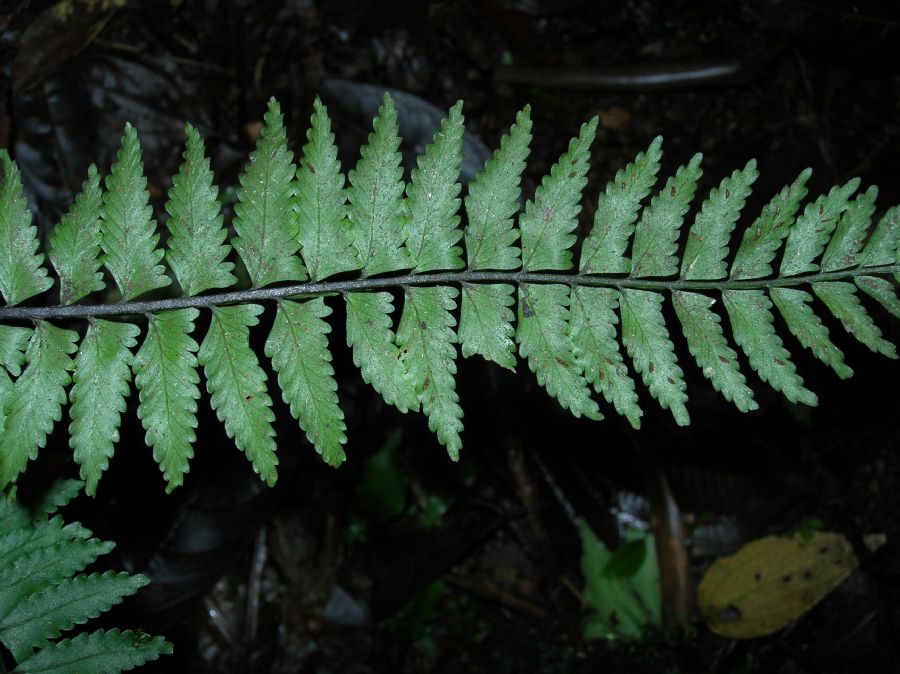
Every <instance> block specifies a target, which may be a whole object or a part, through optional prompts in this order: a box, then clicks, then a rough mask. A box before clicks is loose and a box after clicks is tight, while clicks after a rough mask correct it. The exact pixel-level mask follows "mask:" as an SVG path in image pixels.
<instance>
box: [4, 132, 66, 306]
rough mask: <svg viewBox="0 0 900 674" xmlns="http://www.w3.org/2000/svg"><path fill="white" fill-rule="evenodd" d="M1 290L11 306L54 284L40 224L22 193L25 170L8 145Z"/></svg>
mask: <svg viewBox="0 0 900 674" xmlns="http://www.w3.org/2000/svg"><path fill="white" fill-rule="evenodd" d="M0 164H2V167H3V182H2V183H0V293H2V294H3V299H5V300H6V303H7V304H8V305H10V306H12V305H14V304H18V303H19V302H22V301H24V300H27V299H28V298H29V297H32V296H33V295H38V294H40V293H42V292H44V291H45V290H47V289H48V288H49V287H50V286H52V285H53V279H51V278H50V277H49V276H47V270H46V269H45V268H44V266H43V262H44V256H43V255H42V254H41V253H39V252H37V251H38V247H39V245H40V244H39V242H38V237H37V227H35V226H34V225H32V224H31V212H30V211H29V210H28V205H27V203H26V202H25V197H24V195H23V194H22V174H21V172H20V171H19V167H18V166H16V163H15V162H14V161H13V160H12V159H10V158H9V153H8V152H7V151H6V150H5V149H0Z"/></svg>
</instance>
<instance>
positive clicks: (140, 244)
mask: <svg viewBox="0 0 900 674" xmlns="http://www.w3.org/2000/svg"><path fill="white" fill-rule="evenodd" d="M149 199H150V194H149V193H148V192H147V179H146V178H145V177H144V163H143V162H142V161H141V145H140V142H139V141H138V136H137V131H135V129H134V127H133V126H131V124H130V123H126V124H125V132H124V133H123V134H122V146H121V148H120V149H119V152H118V154H117V155H116V161H115V162H113V165H112V169H111V171H110V175H108V176H107V177H106V192H104V193H103V205H102V207H101V210H100V216H101V219H100V231H101V240H100V245H101V247H102V248H103V252H104V253H105V255H104V256H103V264H104V265H106V268H107V269H109V272H110V273H111V274H112V277H113V278H114V279H115V281H116V285H117V286H118V287H119V290H120V291H121V293H122V299H123V300H124V301H126V302H127V301H128V300H132V299H134V298H135V297H137V296H139V295H143V294H144V293H146V292H149V291H151V290H155V289H156V288H163V287H165V286H167V285H169V284H170V283H171V282H172V281H171V280H170V279H169V277H167V276H166V275H165V267H163V265H161V264H159V261H160V260H162V257H163V251H162V249H160V248H157V247H156V244H157V243H158V242H159V234H157V232H156V222H155V221H154V219H153V209H152V208H151V207H150V204H149Z"/></svg>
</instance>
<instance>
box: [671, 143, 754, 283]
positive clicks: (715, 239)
mask: <svg viewBox="0 0 900 674" xmlns="http://www.w3.org/2000/svg"><path fill="white" fill-rule="evenodd" d="M758 176H759V172H758V171H757V170H756V161H755V160H753V159H751V160H750V161H748V162H747V165H746V166H745V167H744V168H743V169H742V170H740V171H735V172H734V173H732V174H731V176H730V177H728V178H725V179H724V180H722V182H721V183H720V184H719V186H718V187H716V188H714V189H713V190H712V192H710V193H709V198H708V199H707V200H706V201H704V202H703V206H702V208H701V210H700V213H698V214H697V218H696V219H695V220H694V224H693V225H692V226H691V229H690V231H689V232H688V236H687V242H686V243H685V246H684V254H683V255H682V256H681V278H684V279H720V278H724V277H725V276H727V274H728V267H727V265H726V264H725V258H726V256H727V255H728V241H729V239H730V238H731V232H732V231H734V226H735V224H736V223H737V219H738V216H740V214H741V210H742V209H743V208H744V204H745V203H746V202H747V197H748V196H750V187H751V185H753V183H754V182H755V181H756V178H757V177H758Z"/></svg>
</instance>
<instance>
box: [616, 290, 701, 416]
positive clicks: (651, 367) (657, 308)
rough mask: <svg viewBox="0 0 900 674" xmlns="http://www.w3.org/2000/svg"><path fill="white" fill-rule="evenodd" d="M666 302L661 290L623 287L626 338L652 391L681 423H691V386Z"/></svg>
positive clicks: (623, 325)
mask: <svg viewBox="0 0 900 674" xmlns="http://www.w3.org/2000/svg"><path fill="white" fill-rule="evenodd" d="M662 303H663V297H662V295H660V294H659V293H655V292H649V291H646V290H630V289H629V290H623V291H622V293H621V297H620V300H619V310H620V311H621V313H622V342H623V344H625V348H626V349H627V350H628V354H629V355H630V356H631V360H632V362H634V369H635V370H637V372H638V373H640V375H641V377H642V378H643V380H644V384H646V386H647V388H648V389H650V393H651V395H652V396H653V397H654V398H656V399H657V400H658V401H659V404H660V405H661V406H662V408H663V409H668V410H671V412H672V416H673V417H675V422H676V423H677V424H678V425H679V426H687V425H688V423H690V416H689V415H688V411H687V408H686V407H685V406H684V403H685V402H687V395H686V394H685V392H684V391H685V389H686V388H687V387H686V386H685V383H684V373H683V372H682V371H681V368H680V367H678V361H677V360H676V358H675V347H674V346H673V345H672V342H671V340H670V339H669V331H668V330H667V329H666V323H665V320H664V319H663V315H662Z"/></svg>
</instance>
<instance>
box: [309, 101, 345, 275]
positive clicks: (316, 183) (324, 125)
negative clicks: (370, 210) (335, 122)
mask: <svg viewBox="0 0 900 674" xmlns="http://www.w3.org/2000/svg"><path fill="white" fill-rule="evenodd" d="M313 107H314V110H313V114H312V118H311V120H310V128H309V131H307V132H306V138H307V141H308V142H307V143H306V145H304V146H303V159H302V160H301V161H300V166H298V167H297V194H296V197H295V201H294V209H295V210H296V211H297V225H298V226H299V231H298V236H299V238H300V243H301V244H302V247H303V259H304V260H306V266H307V268H308V270H309V277H310V279H312V280H313V281H320V280H322V279H325V278H328V277H329V276H333V275H334V274H340V273H341V272H345V271H352V270H354V269H359V264H358V263H357V261H356V256H355V255H354V251H353V245H352V243H351V240H350V223H349V221H348V220H347V193H346V191H345V190H344V183H345V180H344V174H343V173H341V162H339V161H338V158H337V146H336V145H335V144H334V134H333V133H331V120H330V119H329V118H328V109H327V108H326V107H325V106H324V105H322V101H320V100H319V98H318V97H316V100H315V103H314V104H313Z"/></svg>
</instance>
